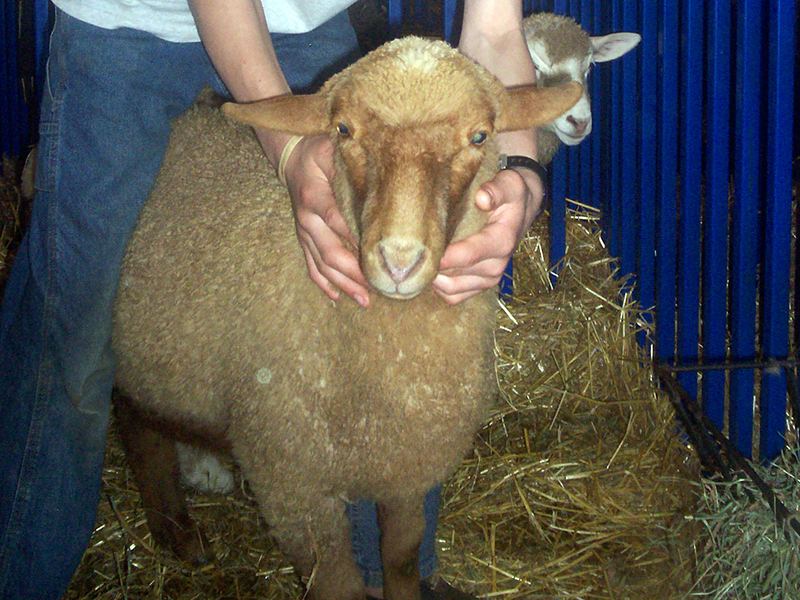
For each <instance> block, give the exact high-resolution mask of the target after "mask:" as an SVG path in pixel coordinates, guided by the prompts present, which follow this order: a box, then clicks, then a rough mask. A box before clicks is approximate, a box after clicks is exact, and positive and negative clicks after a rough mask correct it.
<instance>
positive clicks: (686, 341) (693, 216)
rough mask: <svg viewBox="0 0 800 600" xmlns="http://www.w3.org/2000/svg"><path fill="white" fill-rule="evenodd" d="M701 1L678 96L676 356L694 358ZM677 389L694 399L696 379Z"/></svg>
mask: <svg viewBox="0 0 800 600" xmlns="http://www.w3.org/2000/svg"><path fill="white" fill-rule="evenodd" d="M703 4H704V1H703V0H686V1H685V2H684V6H683V23H682V38H683V39H682V41H683V44H682V46H683V47H682V54H681V63H682V64H681V75H682V76H681V94H680V107H681V112H680V118H681V128H680V152H681V161H680V173H681V176H680V215H679V220H678V231H679V240H680V242H679V246H678V282H679V283H678V298H679V300H678V322H679V323H680V325H681V326H680V331H679V332H678V354H679V355H680V356H681V358H683V359H689V360H697V358H698V348H699V327H700V261H699V260H698V259H699V257H700V222H701V218H702V217H701V210H702V202H703V196H702V189H701V186H702V182H701V170H702V163H703V147H702V141H703V137H702V136H703V28H704V19H703ZM680 382H681V385H683V387H684V388H685V389H686V391H688V392H689V393H690V394H692V395H693V396H694V397H697V375H695V374H694V373H682V374H681V376H680Z"/></svg>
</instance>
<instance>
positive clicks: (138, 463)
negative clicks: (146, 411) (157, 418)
mask: <svg viewBox="0 0 800 600" xmlns="http://www.w3.org/2000/svg"><path fill="white" fill-rule="evenodd" d="M114 408H115V415H116V417H117V422H118V424H119V433H120V437H121V438H122V445H123V446H124V448H125V457H126V458H127V460H128V465H129V466H130V468H131V470H132V471H133V476H134V479H135V480H136V485H137V486H138V488H139V493H140V494H141V496H142V502H143V504H144V507H145V516H146V517H147V526H148V527H149V528H150V533H152V534H153V538H155V540H156V541H157V542H158V543H159V544H162V545H164V546H167V547H169V548H170V549H171V550H172V551H173V552H174V553H175V554H176V555H177V556H178V558H180V559H182V560H184V561H186V562H188V563H190V564H192V565H195V566H202V565H206V564H208V563H209V562H211V560H212V559H213V556H214V555H213V552H212V551H211V548H210V545H209V543H208V540H207V539H206V537H205V535H204V534H203V532H202V531H201V530H200V528H199V527H198V526H197V524H196V523H195V522H194V520H193V519H192V518H191V517H190V516H189V511H188V510H187V508H186V498H185V496H184V493H183V489H182V487H181V482H180V470H179V468H178V457H177V453H176V450H175V441H174V440H173V439H172V438H169V437H167V436H166V435H164V434H163V433H162V432H161V431H160V430H159V429H158V428H157V427H156V426H154V424H153V422H152V421H151V420H150V419H148V418H147V417H145V416H144V415H142V414H141V412H140V411H139V410H137V409H136V407H135V406H133V403H132V402H131V401H130V400H129V399H128V398H126V397H124V396H121V395H116V394H115V396H114Z"/></svg>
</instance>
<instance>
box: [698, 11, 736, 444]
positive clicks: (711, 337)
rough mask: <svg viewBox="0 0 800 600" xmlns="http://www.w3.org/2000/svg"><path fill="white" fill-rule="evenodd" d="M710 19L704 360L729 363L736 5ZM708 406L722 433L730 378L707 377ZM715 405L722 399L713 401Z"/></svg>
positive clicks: (716, 374)
mask: <svg viewBox="0 0 800 600" xmlns="http://www.w3.org/2000/svg"><path fill="white" fill-rule="evenodd" d="M709 11H710V15H709V19H708V32H707V35H708V49H707V52H706V54H707V60H708V75H709V77H708V93H707V98H706V105H707V114H708V118H707V128H708V131H707V140H713V142H714V143H712V144H708V156H707V165H706V200H705V202H706V205H705V210H706V215H705V222H704V230H703V235H704V240H703V241H704V243H703V256H704V259H705V264H704V265H703V324H704V330H703V359H704V361H706V362H708V361H712V362H721V361H723V360H724V359H725V350H726V334H727V319H726V317H727V311H728V306H727V302H728V292H727V286H728V216H729V208H728V207H729V192H730V185H729V178H730V144H729V138H730V118H731V111H730V103H731V77H730V68H731V62H730V58H731V3H730V1H729V0H715V1H714V2H713V3H712V5H711V6H710V7H709ZM702 396H703V406H704V408H705V411H706V413H707V414H708V416H709V417H710V418H711V420H712V422H713V423H714V425H716V426H717V427H718V428H719V429H720V430H722V429H723V427H724V417H725V403H724V398H725V373H724V372H723V371H710V372H708V373H705V374H704V375H703V392H702ZM711 399H717V400H716V401H712V400H711Z"/></svg>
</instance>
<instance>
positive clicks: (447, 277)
mask: <svg viewBox="0 0 800 600" xmlns="http://www.w3.org/2000/svg"><path fill="white" fill-rule="evenodd" d="M543 198H544V187H543V182H542V181H541V180H540V179H539V177H538V176H537V175H536V174H535V173H532V172H530V171H527V170H516V169H507V170H504V171H500V172H499V173H497V175H496V176H495V178H494V179H492V180H491V181H488V182H486V183H485V184H483V185H482V186H481V187H480V189H479V190H478V192H477V193H476V194H475V204H476V206H477V207H478V208H479V209H480V210H482V211H484V212H486V213H489V220H488V221H487V223H486V225H484V226H483V228H482V229H481V230H480V231H478V232H477V233H475V234H473V235H471V236H469V237H467V238H465V239H463V240H461V241H459V242H456V243H454V244H451V245H450V246H448V247H447V249H446V250H445V253H444V256H443V257H442V261H441V263H440V266H439V274H438V275H437V276H436V279H434V281H433V289H434V291H435V292H436V293H437V294H438V295H439V296H440V297H441V298H442V299H443V300H444V301H445V302H447V303H448V304H451V305H452V304H458V303H460V302H463V301H464V300H466V299H468V298H471V297H472V296H475V295H476V294H479V293H480V292H483V291H484V290H487V289H489V288H491V287H494V286H495V285H497V282H498V281H500V277H501V276H502V274H503V271H504V270H505V268H506V265H507V264H508V261H509V259H510V258H511V255H512V254H513V253H514V250H515V249H516V247H517V245H518V244H519V242H520V241H521V240H522V238H523V236H524V235H525V232H526V231H527V230H528V228H529V227H530V225H531V223H533V220H534V219H535V218H536V216H537V215H538V214H539V211H540V209H541V205H542V200H543Z"/></svg>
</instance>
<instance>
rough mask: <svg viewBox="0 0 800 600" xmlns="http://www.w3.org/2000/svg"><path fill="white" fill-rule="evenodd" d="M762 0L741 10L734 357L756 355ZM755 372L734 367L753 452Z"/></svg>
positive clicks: (747, 445)
mask: <svg viewBox="0 0 800 600" xmlns="http://www.w3.org/2000/svg"><path fill="white" fill-rule="evenodd" d="M761 6H762V2H761V1H760V0H741V1H740V2H739V5H738V8H739V14H738V20H739V23H738V40H737V58H736V63H737V65H736V77H737V83H736V86H737V89H739V90H741V91H742V92H745V90H746V91H747V92H748V93H739V94H737V95H736V116H735V119H736V139H735V144H736V150H735V152H736V165H735V179H734V188H735V190H736V197H735V199H734V202H733V231H732V236H733V239H734V244H733V256H732V261H733V264H732V269H731V290H732V296H731V337H732V348H731V358H732V359H733V360H748V359H752V358H754V357H755V351H756V344H755V323H756V277H757V269H758V261H757V257H758V253H757V248H759V247H760V246H759V244H760V242H761V241H763V240H762V239H761V236H760V232H759V230H758V204H759V202H758V199H759V195H760V192H761V189H760V184H761V181H762V177H763V175H762V173H761V172H760V161H759V158H760V153H761V143H762V142H761V135H760V132H761V118H760V117H761V97H760V94H759V93H758V90H760V80H761V43H762V42H761V33H762V31H761V27H762V11H761ZM754 385H755V372H754V370H753V369H739V370H736V371H733V372H732V373H731V398H730V411H729V419H730V426H729V430H730V433H729V435H730V438H731V441H733V442H734V444H736V446H737V447H738V448H739V449H740V450H744V451H746V452H747V455H750V453H751V450H750V449H751V446H752V439H753V410H754V407H753V393H754Z"/></svg>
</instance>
